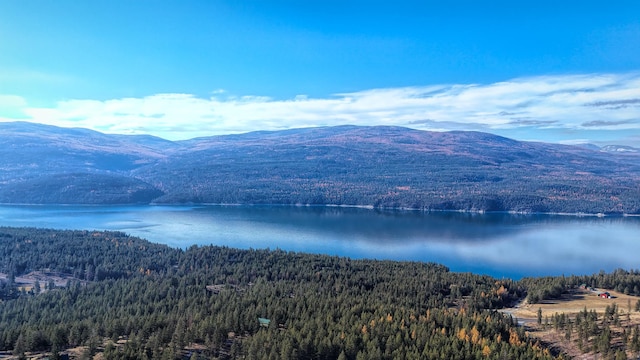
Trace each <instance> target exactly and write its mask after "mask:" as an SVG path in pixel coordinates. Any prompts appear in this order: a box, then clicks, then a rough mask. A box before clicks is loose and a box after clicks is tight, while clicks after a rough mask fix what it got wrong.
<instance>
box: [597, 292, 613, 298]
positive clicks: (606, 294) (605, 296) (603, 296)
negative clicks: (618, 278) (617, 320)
mask: <svg viewBox="0 0 640 360" xmlns="http://www.w3.org/2000/svg"><path fill="white" fill-rule="evenodd" d="M598 296H599V297H601V298H603V299H611V294H609V292H607V291H605V292H603V293H600V294H598Z"/></svg>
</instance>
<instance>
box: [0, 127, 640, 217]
mask: <svg viewBox="0 0 640 360" xmlns="http://www.w3.org/2000/svg"><path fill="white" fill-rule="evenodd" d="M0 203H5V204H151V203H153V204H187V203H188V204H206V203H216V204H288V205H294V204H312V205H354V206H372V207H381V208H382V207H384V208H387V207H390V208H412V209H422V210H468V211H518V212H568V213H606V214H623V213H625V214H639V213H640V150H639V149H636V148H632V147H616V146H609V147H605V148H598V147H595V146H590V147H585V146H569V145H559V144H549V143H540V142H523V141H516V140H513V139H508V138H504V137H500V136H496V135H491V134H488V133H482V132H465V131H453V132H429V131H420V130H413V129H408V128H402V127H388V126H375V127H359V126H337V127H319V128H304V129H294V130H284V131H259V132H251V133H246V134H238V135H224V136H212V137H205V138H196V139H191V140H185V141H168V140H164V139H161V138H157V137H153V136H130V135H109V134H103V133H100V132H96V131H92V130H87V129H77V128H74V129H68V128H59V127H53V126H47V125H39V124H33V123H27V122H12V123H0Z"/></svg>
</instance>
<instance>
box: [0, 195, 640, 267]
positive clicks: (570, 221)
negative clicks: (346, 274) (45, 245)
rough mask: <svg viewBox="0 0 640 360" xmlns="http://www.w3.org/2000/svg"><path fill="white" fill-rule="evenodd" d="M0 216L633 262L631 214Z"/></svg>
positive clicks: (310, 210) (367, 249) (231, 236)
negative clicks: (572, 215) (622, 215)
mask: <svg viewBox="0 0 640 360" xmlns="http://www.w3.org/2000/svg"><path fill="white" fill-rule="evenodd" d="M0 224H2V225H10V226H37V227H49V228H81V229H99V230H119V231H124V232H127V233H130V234H132V235H136V236H140V237H144V238H147V239H149V240H150V241H154V242H160V243H166V244H168V245H170V246H175V247H182V248H186V247H188V246H190V245H193V244H198V245H208V244H215V245H225V246H232V247H239V248H281V249H285V250H290V251H303V252H311V253H323V254H331V255H340V256H349V257H353V258H376V259H393V260H415V261H434V262H439V263H443V264H445V265H447V266H449V267H450V268H451V269H452V270H454V271H473V272H477V273H487V274H490V275H494V276H498V277H502V276H504V277H514V278H519V277H522V276H533V275H560V274H567V275H568V274H572V273H576V274H585V273H594V272H598V271H600V270H601V269H602V270H606V271H610V270H613V269H615V268H626V269H629V268H637V267H638V260H637V256H636V255H635V254H638V253H639V252H640V242H639V241H637V234H640V218H597V217H582V218H581V217H570V216H552V215H511V214H470V213H455V212H438V213H429V214H425V213H421V212H412V211H380V210H370V209H359V208H334V207H285V206H206V207H186V206H175V207H173V206H152V207H150V206H146V207H135V206H133V207H132V206H129V207H126V206H124V207H123V206H114V207H60V206H56V207H49V206H39V207H29V206H25V207H14V206H11V207H0Z"/></svg>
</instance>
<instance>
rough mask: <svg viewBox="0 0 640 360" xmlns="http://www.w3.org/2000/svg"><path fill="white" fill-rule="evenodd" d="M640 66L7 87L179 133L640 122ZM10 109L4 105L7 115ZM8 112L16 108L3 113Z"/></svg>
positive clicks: (63, 118)
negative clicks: (334, 81) (123, 88)
mask: <svg viewBox="0 0 640 360" xmlns="http://www.w3.org/2000/svg"><path fill="white" fill-rule="evenodd" d="M638 89H640V73H627V74H586V75H563V76H540V77H529V78H518V79H512V80H509V81H504V82H498V83H493V84H453V85H436V86H425V87H404V88H388V89H371V90H364V91H359V92H354V93H344V94H336V95H334V96H332V97H327V98H311V97H308V96H304V95H301V96H296V97H295V98H292V99H287V100H274V99H271V98H268V97H263V96H242V97H235V96H228V95H226V93H225V92H224V91H222V90H216V91H214V92H213V93H212V97H210V98H198V97H195V96H194V95H190V94H156V95H151V96H147V97H144V98H122V99H112V100H107V101H97V100H68V101H60V102H58V103H57V105H56V106H55V107H49V108H42V107H39V108H38V107H29V106H28V104H27V103H26V101H25V100H24V99H22V98H19V97H15V96H10V95H9V96H0V105H3V104H4V103H7V102H9V103H10V104H11V106H12V108H14V109H15V108H20V110H21V113H24V114H26V115H28V117H29V118H30V120H31V121H34V122H39V123H45V124H51V125H58V126H64V127H86V128H91V129H96V130H99V131H103V132H108V133H123V134H140V133H148V134H153V135H157V136H161V137H164V138H169V139H187V138H193V137H197V136H208V135H215V134H228V133H239V132H247V131H253V130H280V129H288V128H297V127H311V126H329V125H341V124H352V125H397V126H407V127H412V128H418V129H425V130H449V129H456V130H464V129H486V130H492V129H493V130H500V129H502V130H504V129H512V128H518V127H526V128H532V129H536V128H539V129H541V128H545V129H553V128H557V129H570V130H572V131H580V130H586V129H587V128H588V129H589V130H594V129H598V128H601V129H607V130H614V129H615V130H620V129H627V130H629V131H630V132H631V133H633V132H640V90H638ZM0 116H1V115H0ZM2 120H4V121H8V120H11V118H10V117H6V116H5V117H4V118H2Z"/></svg>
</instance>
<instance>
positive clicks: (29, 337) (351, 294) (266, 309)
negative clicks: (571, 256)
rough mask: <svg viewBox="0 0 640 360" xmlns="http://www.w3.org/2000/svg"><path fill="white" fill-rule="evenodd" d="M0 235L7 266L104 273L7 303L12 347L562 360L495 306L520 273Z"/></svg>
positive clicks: (144, 353) (150, 354)
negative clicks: (501, 275)
mask: <svg viewBox="0 0 640 360" xmlns="http://www.w3.org/2000/svg"><path fill="white" fill-rule="evenodd" d="M0 234H1V236H0V244H2V246H1V247H0V251H1V252H0V269H2V270H0V271H11V272H13V276H19V275H22V274H24V273H25V272H29V271H34V270H41V269H44V268H47V269H54V268H55V269H57V270H58V271H68V272H70V273H72V274H75V275H76V276H77V277H78V278H79V279H88V278H91V276H87V273H88V272H90V270H91V269H93V271H94V274H93V279H92V281H88V282H82V283H81V282H80V281H79V280H74V281H72V282H71V283H70V284H69V285H68V286H66V287H65V288H54V289H51V288H47V289H46V291H43V292H41V293H40V294H37V293H36V292H24V291H23V292H21V293H20V295H19V296H18V297H17V298H14V299H5V301H2V302H0V350H4V351H13V352H14V353H15V354H16V355H21V354H23V353H25V352H28V351H52V352H53V353H54V356H55V354H57V353H58V351H60V350H61V349H65V348H67V347H71V346H77V345H83V346H86V351H85V356H86V357H89V356H90V355H91V354H93V353H95V352H98V351H101V352H103V355H104V356H105V357H106V358H107V359H144V358H154V359H162V358H165V359H174V358H177V357H181V356H187V355H188V356H192V357H193V358H199V357H201V358H225V359H227V358H229V359H230V358H247V359H278V358H291V359H311V358H313V359H397V358H404V359H452V358H456V359H487V358H488V359H502V358H510V359H536V358H538V359H550V358H552V357H553V356H552V355H551V354H550V353H549V351H548V350H546V349H545V348H543V347H542V346H541V345H539V344H537V343H534V342H533V341H532V340H530V339H529V338H528V337H527V336H526V334H525V333H524V332H523V330H522V329H521V328H519V327H517V326H516V324H515V321H514V320H512V319H510V318H507V317H504V316H503V315H501V314H499V313H497V312H495V311H494V310H493V309H496V308H500V307H503V306H504V305H505V304H508V303H510V302H512V301H514V300H515V299H518V298H520V297H521V296H523V295H524V289H523V288H522V287H520V286H519V285H518V284H517V283H515V282H513V281H510V280H496V279H493V278H491V277H487V276H479V275H474V274H470V273H452V272H450V271H449V270H448V269H447V268H446V267H444V266H441V265H436V264H425V263H414V262H391V261H372V260H350V259H348V258H341V257H332V256H323V255H306V254H298V253H290V252H284V251H279V250H276V251H269V250H235V249H229V248H220V247H214V246H206V247H196V246H194V247H191V248H189V249H187V250H180V249H171V248H168V247H166V246H162V245H154V244H150V243H148V242H146V241H143V240H140V239H136V238H133V237H129V236H126V235H124V234H121V233H113V232H79V231H53V230H36V229H12V228H2V229H0ZM34 244H35V245H34ZM40 246H42V247H40ZM79 269H84V270H83V271H84V272H85V274H84V277H83V276H82V275H83V274H81V273H80V270H79ZM100 271H103V274H105V275H104V276H97V277H96V273H98V272H100ZM2 283H4V285H3V286H5V288H7V287H11V286H19V285H20V284H8V281H3V282H2ZM259 318H262V319H268V320H269V321H267V322H265V321H264V320H263V322H262V323H261V322H260V321H259V320H258V319H259ZM265 325H266V326H265ZM123 339H126V341H123ZM118 340H120V341H118ZM103 346H104V347H103Z"/></svg>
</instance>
